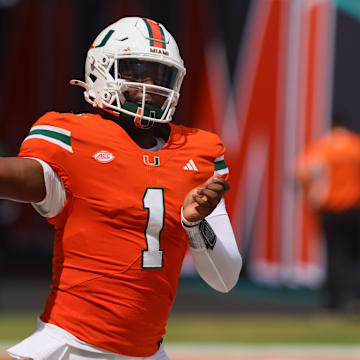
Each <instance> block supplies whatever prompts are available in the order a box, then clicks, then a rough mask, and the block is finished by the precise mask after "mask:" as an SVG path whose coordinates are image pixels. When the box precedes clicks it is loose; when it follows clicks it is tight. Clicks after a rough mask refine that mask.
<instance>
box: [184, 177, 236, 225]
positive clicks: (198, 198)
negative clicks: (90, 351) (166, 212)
mask: <svg viewBox="0 0 360 360" xmlns="http://www.w3.org/2000/svg"><path fill="white" fill-rule="evenodd" d="M229 189H230V186H229V183H228V182H227V181H226V180H225V179H223V178H221V177H219V176H212V177H211V178H209V179H208V180H207V181H206V182H205V183H203V184H201V185H200V186H197V187H196V188H194V189H192V190H191V191H190V192H189V193H188V194H187V195H186V196H185V199H184V202H183V216H184V218H185V219H186V220H188V221H191V222H194V221H198V220H202V219H204V218H205V217H206V216H208V215H209V214H211V213H212V211H213V210H214V209H215V208H216V206H217V204H218V203H219V201H220V200H221V198H222V196H223V195H224V194H225V193H226V192H227V191H228V190H229Z"/></svg>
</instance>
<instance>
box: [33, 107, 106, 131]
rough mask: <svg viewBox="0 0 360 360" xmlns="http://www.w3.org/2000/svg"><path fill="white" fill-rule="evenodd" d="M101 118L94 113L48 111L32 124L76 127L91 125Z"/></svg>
mask: <svg viewBox="0 0 360 360" xmlns="http://www.w3.org/2000/svg"><path fill="white" fill-rule="evenodd" d="M99 118H100V119H101V117H100V115H94V114H74V113H61V112H56V111H49V112H47V113H45V114H44V115H42V116H41V117H40V118H39V119H38V120H37V121H36V122H35V123H34V124H33V126H46V125H48V126H55V127H56V126H60V127H65V128H69V129H70V128H74V127H75V128H76V127H79V126H80V127H81V126H84V125H85V126H86V125H87V124H88V125H90V126H91V124H93V123H94V122H96V121H98V120H99Z"/></svg>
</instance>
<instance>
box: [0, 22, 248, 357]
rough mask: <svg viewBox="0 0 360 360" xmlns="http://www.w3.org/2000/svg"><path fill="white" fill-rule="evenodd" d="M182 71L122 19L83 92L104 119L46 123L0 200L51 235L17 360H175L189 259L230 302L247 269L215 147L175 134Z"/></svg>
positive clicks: (173, 55) (212, 139) (144, 26)
mask: <svg viewBox="0 0 360 360" xmlns="http://www.w3.org/2000/svg"><path fill="white" fill-rule="evenodd" d="M184 75H185V68H184V65H183V61H182V59H181V57H180V54H179V50H178V47H177V45H176V42H175V40H174V39H173V37H172V36H171V35H170V34H169V32H168V31H167V30H166V29H165V28H164V26H163V25H161V24H159V23H157V22H155V21H152V20H149V19H145V18H138V17H128V18H123V19H120V20H119V21H117V22H116V23H114V24H112V25H110V26H109V27H107V28H106V29H105V30H103V31H102V32H101V33H100V34H99V36H98V37H97V38H96V39H95V41H94V42H93V44H92V45H91V47H90V49H89V51H88V54H87V59H86V65H85V80H84V81H80V80H72V81H71V83H72V84H73V85H79V86H81V87H82V88H83V89H84V97H85V100H86V101H87V102H88V103H90V104H91V105H92V106H93V107H95V108H97V109H98V110H99V111H98V113H97V114H91V113H88V114H73V113H58V112H49V113H46V114H45V115H43V116H42V117H41V118H39V119H38V120H37V121H36V122H35V123H34V124H33V126H32V127H31V129H30V131H29V134H28V136H27V137H26V138H25V139H24V141H23V143H22V145H21V149H20V152H19V154H18V157H16V158H1V159H0V160H1V161H0V197H1V198H7V199H12V200H16V201H23V202H29V203H31V204H32V205H33V207H34V208H35V209H36V210H37V211H38V212H39V213H40V214H41V215H42V216H43V217H45V218H46V219H47V221H49V222H50V223H51V224H52V225H53V226H54V230H55V239H54V254H53V261H52V272H53V277H52V285H51V289H50V294H49V296H48V299H47V302H46V305H45V309H44V311H43V313H42V315H41V316H40V318H39V319H38V326H37V328H36V331H35V332H34V333H33V334H32V335H31V336H29V337H28V338H26V339H25V340H23V341H22V342H20V343H19V344H17V345H15V346H13V347H11V348H10V349H8V353H9V355H10V356H12V357H13V358H16V359H25V358H31V359H34V360H38V359H39V360H40V359H41V360H60V359H64V360H78V359H79V360H80V359H95V360H96V359H99V360H100V359H118V360H131V359H148V360H150V359H151V360H160V359H164V360H166V359H169V358H168V356H167V355H166V353H165V351H164V348H163V345H162V338H163V336H164V334H165V328H166V323H167V320H168V316H169V312H170V309H171V306H172V304H173V302H174V299H175V295H176V288H177V283H178V279H179V275H180V270H181V266H182V262H183V258H184V255H185V253H186V251H187V249H190V252H191V254H192V257H193V260H194V264H195V266H196V269H197V271H198V272H199V274H200V276H201V277H202V278H203V279H204V280H205V281H206V282H207V283H208V284H209V285H210V286H211V287H213V288H214V289H216V290H218V291H220V292H223V293H226V292H228V291H230V290H231V289H232V288H233V287H234V286H235V284H236V283H237V280H238V277H239V273H240V270H241V267H242V260H241V256H240V254H239V251H238V248H237V245H236V240H235V238H234V234H233V230H232V227H231V224H230V221H229V217H228V214H227V211H226V207H225V201H224V199H223V195H224V194H225V193H226V192H227V191H228V190H229V185H228V182H227V180H226V179H227V177H228V173H229V170H228V168H227V166H226V163H225V160H224V152H225V148H224V145H223V144H222V142H221V140H220V139H219V138H218V136H217V135H215V134H212V133H209V132H206V131H202V130H199V129H192V128H187V127H184V126H180V125H174V124H173V123H171V120H172V117H173V115H174V111H175V107H176V105H177V102H178V100H179V91H180V87H181V83H182V80H183V78H184Z"/></svg>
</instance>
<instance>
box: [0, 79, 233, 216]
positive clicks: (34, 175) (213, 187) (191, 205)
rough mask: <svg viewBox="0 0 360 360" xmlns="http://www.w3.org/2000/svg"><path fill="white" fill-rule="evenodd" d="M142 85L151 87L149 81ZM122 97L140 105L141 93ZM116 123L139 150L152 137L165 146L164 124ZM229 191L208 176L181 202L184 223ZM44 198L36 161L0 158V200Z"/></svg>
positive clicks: (154, 101) (152, 98) (156, 99)
mask: <svg viewBox="0 0 360 360" xmlns="http://www.w3.org/2000/svg"><path fill="white" fill-rule="evenodd" d="M144 81H145V82H148V83H152V82H151V79H145V80H144ZM125 95H126V97H127V99H128V100H129V101H132V102H137V103H139V102H140V103H141V99H142V91H141V90H139V89H131V90H129V91H128V92H127V94H125ZM145 100H146V104H149V105H152V106H157V107H158V106H159V104H162V102H163V98H162V97H161V96H159V95H156V94H146V98H145ZM160 101H161V103H160ZM160 106H161V105H160ZM116 122H117V123H118V124H119V125H120V126H121V127H122V128H123V129H124V130H125V131H126V132H127V133H128V135H129V136H130V137H131V138H132V139H133V141H134V142H135V143H136V144H137V145H138V146H139V147H141V148H143V149H148V148H151V147H153V146H155V145H156V140H155V137H161V138H163V139H164V140H165V142H166V141H167V140H168V138H169V135H170V126H169V125H168V124H159V123H155V124H154V126H153V127H151V128H150V129H141V128H138V127H137V126H136V125H135V123H134V122H133V121H131V120H129V119H123V118H121V117H119V118H118V119H116ZM229 188H230V187H229V184H228V182H227V181H226V180H225V179H223V178H221V177H217V176H212V177H210V178H209V179H208V180H207V181H206V182H205V183H203V184H201V185H199V186H197V187H196V188H194V189H192V190H191V191H190V192H189V193H188V194H187V195H186V196H185V199H184V202H183V215H184V217H185V219H187V220H188V221H197V220H201V219H203V218H204V217H206V216H207V215H209V214H210V213H211V212H212V211H213V210H214V209H215V207H216V205H217V204H218V203H219V201H220V200H221V198H222V196H223V195H224V194H225V193H226V192H227V191H228V190H229ZM45 195H46V187H45V182H44V176H43V169H42V166H41V165H40V164H39V163H38V162H37V161H36V160H33V159H24V158H16V157H8V158H0V198H2V199H10V200H17V201H23V202H39V201H41V200H43V199H44V198H45Z"/></svg>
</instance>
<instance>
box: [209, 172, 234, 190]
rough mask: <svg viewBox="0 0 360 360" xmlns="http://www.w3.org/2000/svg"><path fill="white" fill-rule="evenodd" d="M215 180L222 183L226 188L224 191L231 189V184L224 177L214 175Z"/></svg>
mask: <svg viewBox="0 0 360 360" xmlns="http://www.w3.org/2000/svg"><path fill="white" fill-rule="evenodd" d="M212 179H213V182H214V183H217V184H221V185H222V186H223V188H224V192H227V191H228V190H229V189H230V184H229V183H228V182H227V181H226V180H225V179H224V178H222V177H219V176H214V177H213V178H212Z"/></svg>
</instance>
